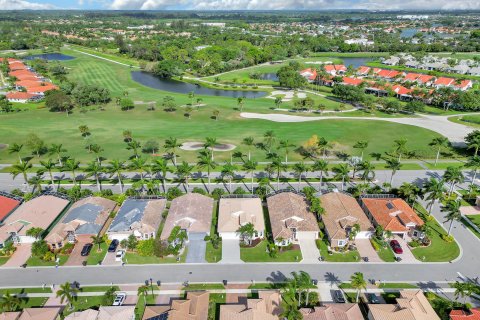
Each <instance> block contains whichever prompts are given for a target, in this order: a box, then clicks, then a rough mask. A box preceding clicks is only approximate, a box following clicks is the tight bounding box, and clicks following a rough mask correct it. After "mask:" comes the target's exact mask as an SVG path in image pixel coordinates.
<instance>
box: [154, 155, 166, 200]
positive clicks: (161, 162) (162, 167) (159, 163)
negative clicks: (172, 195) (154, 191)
mask: <svg viewBox="0 0 480 320" xmlns="http://www.w3.org/2000/svg"><path fill="white" fill-rule="evenodd" d="M151 170H152V172H154V173H155V175H156V174H157V173H158V172H161V173H162V186H163V192H166V190H165V180H166V179H167V172H171V170H170V168H169V167H168V163H167V160H165V159H163V158H158V159H155V160H153V163H152V167H151Z"/></svg>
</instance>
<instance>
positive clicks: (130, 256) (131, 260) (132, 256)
mask: <svg viewBox="0 0 480 320" xmlns="http://www.w3.org/2000/svg"><path fill="white" fill-rule="evenodd" d="M186 257H187V250H186V249H185V250H184V252H183V254H182V255H181V256H180V261H179V263H183V262H185V258H186ZM125 262H126V263H127V264H156V263H177V258H176V257H163V258H159V257H156V256H151V257H150V256H141V255H139V254H137V253H134V252H127V253H126V254H125Z"/></svg>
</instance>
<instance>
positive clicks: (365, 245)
mask: <svg viewBox="0 0 480 320" xmlns="http://www.w3.org/2000/svg"><path fill="white" fill-rule="evenodd" d="M355 245H356V247H357V250H358V253H360V257H362V258H364V257H367V258H368V262H382V261H383V260H382V259H380V257H379V256H378V254H377V252H376V251H375V249H373V247H372V244H371V243H370V239H355ZM362 261H363V260H362Z"/></svg>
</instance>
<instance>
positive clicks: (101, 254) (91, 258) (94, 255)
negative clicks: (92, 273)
mask: <svg viewBox="0 0 480 320" xmlns="http://www.w3.org/2000/svg"><path fill="white" fill-rule="evenodd" d="M107 250H108V245H107V243H106V242H103V243H102V244H100V251H98V245H94V246H93V248H92V250H90V254H89V255H88V258H87V265H95V264H98V263H99V262H101V261H103V258H105V255H106V254H107Z"/></svg>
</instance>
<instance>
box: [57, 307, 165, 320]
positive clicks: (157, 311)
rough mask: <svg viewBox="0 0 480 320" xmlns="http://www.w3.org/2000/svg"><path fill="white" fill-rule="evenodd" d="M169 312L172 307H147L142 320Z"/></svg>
mask: <svg viewBox="0 0 480 320" xmlns="http://www.w3.org/2000/svg"><path fill="white" fill-rule="evenodd" d="M168 310H170V306H146V307H145V311H144V312H143V317H142V320H149V319H152V318H155V317H158V316H159V315H161V314H164V313H167V312H168ZM65 320H67V319H65Z"/></svg>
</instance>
